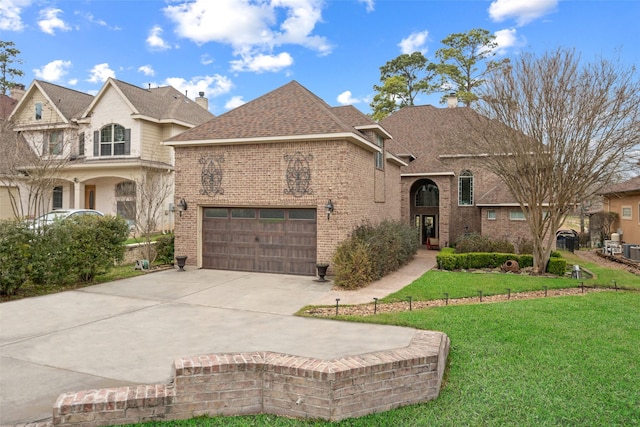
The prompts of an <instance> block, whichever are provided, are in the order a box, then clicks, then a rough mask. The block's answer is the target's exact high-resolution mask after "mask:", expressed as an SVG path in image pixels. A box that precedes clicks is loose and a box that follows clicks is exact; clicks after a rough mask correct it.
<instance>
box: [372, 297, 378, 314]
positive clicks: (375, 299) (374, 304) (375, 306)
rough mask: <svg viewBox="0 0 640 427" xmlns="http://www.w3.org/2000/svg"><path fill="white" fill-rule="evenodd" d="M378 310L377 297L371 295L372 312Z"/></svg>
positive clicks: (374, 312)
mask: <svg viewBox="0 0 640 427" xmlns="http://www.w3.org/2000/svg"><path fill="white" fill-rule="evenodd" d="M377 312H378V298H376V297H373V314H376V313H377Z"/></svg>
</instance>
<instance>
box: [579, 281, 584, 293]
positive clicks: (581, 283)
mask: <svg viewBox="0 0 640 427" xmlns="http://www.w3.org/2000/svg"><path fill="white" fill-rule="evenodd" d="M580 289H581V290H582V293H583V294H584V282H580Z"/></svg>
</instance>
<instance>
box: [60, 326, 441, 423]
mask: <svg viewBox="0 0 640 427" xmlns="http://www.w3.org/2000/svg"><path fill="white" fill-rule="evenodd" d="M448 353H449V338H448V337H447V336H446V335H445V334H443V333H441V332H432V331H416V332H415V335H414V337H413V339H412V341H411V343H410V344H409V345H408V346H407V347H405V348H400V349H395V350H387V351H378V352H373V353H367V354H361V355H355V356H346V357H342V358H337V359H333V360H320V359H315V358H309V357H301V356H292V355H287V354H281V353H272V352H251V353H231V354H210V355H203V356H195V357H185V358H181V359H178V360H176V361H174V365H173V374H174V378H173V381H172V383H170V384H156V385H138V386H132V387H119V388H110V389H101V390H87V391H79V392H71V393H64V394H62V395H60V397H58V399H57V401H56V403H55V405H54V408H53V425H54V426H83V427H94V426H105V425H116V424H127V423H140V422H145V421H153V420H177V419H189V418H192V417H195V416H199V415H226V416H231V415H248V414H259V413H270V414H276V415H282V416H288V417H299V418H322V419H325V420H332V421H337V420H342V419H345V418H352V417H360V416H363V415H367V414H372V413H378V412H382V411H388V410H390V409H394V408H398V407H401V406H405V405H410V404H416V403H420V402H425V401H428V400H432V399H435V398H437V397H438V394H439V392H440V387H441V384H442V376H443V373H444V368H445V364H446V360H447V356H448Z"/></svg>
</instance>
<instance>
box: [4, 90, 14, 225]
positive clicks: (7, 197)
mask: <svg viewBox="0 0 640 427" xmlns="http://www.w3.org/2000/svg"><path fill="white" fill-rule="evenodd" d="M17 103H18V100H16V99H15V98H13V97H12V96H7V95H3V94H0V138H2V139H5V138H7V136H8V135H7V133H9V132H11V133H13V131H12V130H11V127H10V126H9V124H8V122H7V119H8V118H9V116H10V115H11V112H12V111H13V109H14V107H15V106H16V104H17ZM7 155H8V153H6V152H4V153H2V155H0V220H2V219H5V218H11V217H12V216H13V209H12V207H11V197H12V196H17V194H18V193H17V188H16V187H15V186H5V185H2V183H3V182H4V181H5V180H4V179H3V178H5V177H6V176H7V174H9V173H11V172H10V170H9V169H10V168H9V166H8V161H7Z"/></svg>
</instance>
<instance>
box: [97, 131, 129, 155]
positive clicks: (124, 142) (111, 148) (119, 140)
mask: <svg viewBox="0 0 640 427" xmlns="http://www.w3.org/2000/svg"><path fill="white" fill-rule="evenodd" d="M98 144H99V147H100V150H99V152H98V151H97V148H98ZM130 151H131V129H125V128H124V127H123V126H121V125H119V124H116V123H112V124H110V125H106V126H105V127H103V128H102V129H100V131H99V132H98V131H96V132H95V133H94V153H93V155H94V156H98V153H99V155H100V156H126V155H129V154H130Z"/></svg>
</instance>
